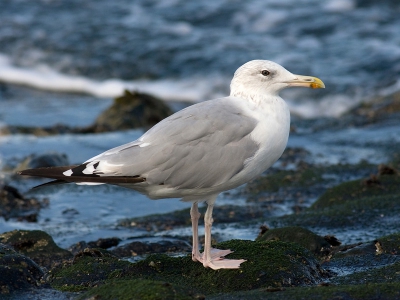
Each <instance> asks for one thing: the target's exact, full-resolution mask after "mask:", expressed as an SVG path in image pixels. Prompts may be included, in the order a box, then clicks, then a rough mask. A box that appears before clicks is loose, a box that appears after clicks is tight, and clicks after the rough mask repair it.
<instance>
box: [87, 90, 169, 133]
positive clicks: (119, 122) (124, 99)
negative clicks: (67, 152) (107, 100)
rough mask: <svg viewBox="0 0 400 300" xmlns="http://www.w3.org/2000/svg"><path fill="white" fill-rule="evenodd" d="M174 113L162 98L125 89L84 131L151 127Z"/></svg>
mask: <svg viewBox="0 0 400 300" xmlns="http://www.w3.org/2000/svg"><path fill="white" fill-rule="evenodd" d="M171 114H172V110H171V109H170V108H169V107H168V105H166V104H165V103H164V102H163V101H162V100H160V99H158V98H156V97H154V96H152V95H149V94H145V93H139V92H136V91H133V92H130V91H128V90H125V92H124V95H122V96H120V97H118V98H116V99H115V100H114V103H113V104H112V105H111V107H109V108H108V109H107V110H105V111H104V112H103V113H101V114H100V116H98V118H97V119H96V121H95V123H94V124H93V125H92V126H89V127H88V128H85V129H82V131H83V132H104V131H115V130H126V129H131V128H138V127H142V128H143V127H144V128H150V127H152V126H154V125H155V124H157V123H158V122H160V121H161V120H163V119H165V118H166V117H168V116H170V115H171Z"/></svg>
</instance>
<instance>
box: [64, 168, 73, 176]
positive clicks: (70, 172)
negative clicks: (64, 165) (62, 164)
mask: <svg viewBox="0 0 400 300" xmlns="http://www.w3.org/2000/svg"><path fill="white" fill-rule="evenodd" d="M63 174H64V175H65V176H71V175H72V170H71V169H69V170H67V171H65V172H63Z"/></svg>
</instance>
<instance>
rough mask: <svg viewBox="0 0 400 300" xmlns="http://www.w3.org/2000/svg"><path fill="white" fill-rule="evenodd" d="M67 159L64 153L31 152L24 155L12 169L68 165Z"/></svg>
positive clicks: (20, 169)
mask: <svg viewBox="0 0 400 300" xmlns="http://www.w3.org/2000/svg"><path fill="white" fill-rule="evenodd" d="M68 165H69V161H68V157H67V155H66V154H63V153H56V152H50V153H45V154H31V155H29V156H28V157H26V158H25V159H24V160H23V161H22V162H21V163H20V164H19V165H18V166H17V167H16V168H15V170H14V172H17V171H22V170H25V169H35V168H43V167H58V166H68Z"/></svg>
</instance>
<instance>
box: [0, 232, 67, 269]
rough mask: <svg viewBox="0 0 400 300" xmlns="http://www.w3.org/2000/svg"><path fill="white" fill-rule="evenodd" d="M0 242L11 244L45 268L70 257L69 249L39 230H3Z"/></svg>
mask: <svg viewBox="0 0 400 300" xmlns="http://www.w3.org/2000/svg"><path fill="white" fill-rule="evenodd" d="M0 242H2V243H6V244H9V245H11V246H13V247H14V249H15V250H16V251H18V252H19V253H21V254H24V255H26V256H28V257H29V258H31V259H32V260H34V261H35V262H36V263H37V264H39V265H40V266H44V267H47V268H50V267H51V266H53V265H54V264H57V263H59V262H61V261H63V260H66V259H70V258H72V254H71V253H70V252H69V251H67V250H64V249H61V248H60V247H58V246H57V245H56V243H55V242H54V240H53V238H52V237H51V236H50V235H48V234H47V233H46V232H44V231H40V230H31V231H30V230H13V231H9V232H5V233H2V234H0Z"/></svg>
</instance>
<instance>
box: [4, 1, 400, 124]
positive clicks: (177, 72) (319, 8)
mask: <svg viewBox="0 0 400 300" xmlns="http://www.w3.org/2000/svg"><path fill="white" fill-rule="evenodd" d="M399 11H400V4H398V3H397V2H396V1H389V0H387V1H383V3H382V2H380V3H379V4H374V2H373V1H371V2H365V1H356V0H330V1H318V0H289V1H277V0H269V1H264V0H259V1H231V0H207V1H201V2H199V3H197V2H193V1H184V0H167V1H148V0H139V1H134V2H132V1H129V0H119V1H113V2H109V1H106V0H100V1H98V0H88V1H85V3H82V2H81V1H76V0H73V1H68V2H64V1H44V0H43V1H29V0H19V1H11V0H6V1H2V2H1V4H0V20H1V23H2V26H0V81H2V82H9V83H10V82H14V83H19V84H24V85H29V86H33V87H37V88H41V89H46V90H52V91H63V92H67V91H70V92H83V93H86V94H90V95H94V96H96V97H113V96H116V95H119V94H121V91H122V90H123V88H124V87H129V88H138V89H140V90H143V91H149V92H152V93H153V94H156V95H159V96H161V97H163V98H166V99H172V100H190V101H201V100H204V99H207V98H209V97H212V96H217V95H220V94H224V93H227V92H228V84H229V81H230V79H231V76H232V74H233V72H234V71H235V70H236V68H237V67H238V66H240V65H241V64H242V63H244V62H246V61H248V60H251V59H260V58H262V59H270V60H273V61H276V62H278V63H280V64H282V65H283V66H285V67H287V68H288V69H289V70H290V71H292V72H294V73H298V74H305V75H314V76H318V77H320V78H322V79H323V80H324V82H325V83H326V86H327V87H328V90H326V91H318V92H316V91H308V90H301V91H298V90H296V91H289V92H288V93H287V94H288V95H289V97H286V98H288V99H289V100H290V99H296V104H294V103H292V101H290V103H291V105H292V108H293V110H294V109H295V110H296V111H297V112H299V113H301V114H302V115H304V116H307V117H315V116H319V115H323V114H328V115H329V114H333V115H338V114H340V113H343V112H344V111H346V110H348V109H349V108H350V107H352V106H353V105H355V104H356V103H357V102H358V101H361V99H365V98H366V96H368V97H369V96H372V95H374V94H377V93H387V92H388V91H389V90H393V89H398V88H399V86H400V81H399V79H398V77H399V76H398V75H399V73H400V31H399V30H398V28H400V20H399V18H398V14H399ZM316 99H319V101H318V104H315V100H316ZM310 101H311V104H310ZM331 104H335V108H334V109H330V110H329V111H327V109H326V108H327V106H328V107H332V105H331Z"/></svg>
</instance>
